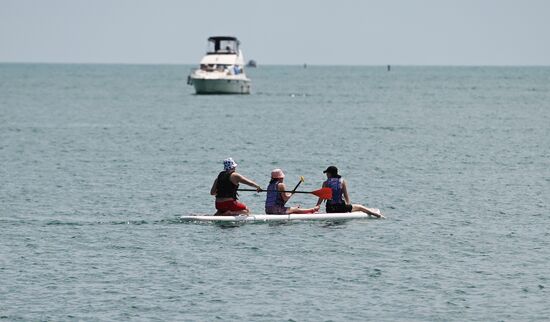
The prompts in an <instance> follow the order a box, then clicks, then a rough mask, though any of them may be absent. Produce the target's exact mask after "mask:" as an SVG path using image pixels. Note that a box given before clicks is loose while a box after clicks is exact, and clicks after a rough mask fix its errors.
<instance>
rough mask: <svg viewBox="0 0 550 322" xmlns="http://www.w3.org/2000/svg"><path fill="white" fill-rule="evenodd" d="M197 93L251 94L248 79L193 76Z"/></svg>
mask: <svg viewBox="0 0 550 322" xmlns="http://www.w3.org/2000/svg"><path fill="white" fill-rule="evenodd" d="M192 83H193V86H194V87H195V92H196V93H197V94H250V80H248V79H204V78H192Z"/></svg>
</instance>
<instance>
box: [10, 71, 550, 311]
mask: <svg viewBox="0 0 550 322" xmlns="http://www.w3.org/2000/svg"><path fill="white" fill-rule="evenodd" d="M189 68H190V66H131V65H127V66H124V65H24V64H0V164H1V167H0V280H1V282H0V319H4V320H8V321H18V320H21V321H39V320H43V321H63V320H112V321H121V320H158V321H176V320H177V321H180V320H181V321H187V320H188V321H212V320H248V321H364V320H376V321H379V320H386V321H393V320H430V321H433V320H444V321H447V320H475V321H498V320H548V319H549V317H550V304H549V303H550V302H549V301H548V299H549V298H550V297H549V289H550V250H549V249H550V233H549V228H550V219H549V218H550V68H549V67H529V68H519V67H510V68H500V67H400V66H395V67H394V68H393V69H392V71H391V72H387V71H386V70H385V68H384V67H315V66H311V67H308V68H307V69H304V68H302V67H291V66H284V67H283V66H269V67H264V66H262V67H261V68H258V69H249V70H248V74H249V76H250V77H251V78H252V79H253V94H252V95H249V96H223V95H221V96H220V95H218V96H197V95H194V94H193V89H192V87H189V86H186V76H187V74H188V71H189ZM229 156H231V157H233V158H234V159H235V160H236V161H237V162H238V163H239V171H240V172H241V173H242V174H244V175H246V176H248V177H250V178H252V179H253V180H256V181H257V182H259V183H261V184H263V185H267V183H268V177H269V173H270V171H271V169H272V168H275V167H281V168H283V169H284V170H285V171H286V174H287V181H288V184H289V185H290V186H293V185H294V184H295V183H296V182H297V181H298V178H299V176H302V175H303V176H304V177H305V180H306V181H305V183H303V184H302V187H303V189H304V190H312V189H316V188H318V187H319V186H320V184H321V182H322V180H323V178H324V177H323V173H322V170H323V169H324V168H326V167H327V166H328V165H331V164H334V165H337V166H338V167H339V168H340V172H341V173H342V174H343V176H344V177H345V178H346V179H347V181H348V184H349V189H350V195H351V199H352V202H355V203H363V204H366V205H368V206H372V207H377V208H380V209H382V211H383V212H384V213H385V215H386V216H387V219H386V220H352V221H347V222H343V223H332V224H331V223H326V222H315V223H314V222H301V223H292V224H283V225H280V224H278V225H271V224H249V225H243V226H239V227H232V228H231V227H224V226H218V225H212V224H194V223H182V222H180V221H179V220H178V216H180V215H182V214H196V213H202V214H204V213H213V198H212V197H211V196H210V195H209V189H210V186H211V184H212V181H213V180H214V178H215V176H216V175H217V173H218V172H219V171H220V170H221V168H222V165H221V161H222V160H223V159H224V158H226V157H229ZM264 197H265V196H264V195H260V194H255V193H242V194H241V199H242V200H243V201H244V202H245V203H247V204H248V205H249V206H250V207H251V208H252V209H253V211H254V212H256V213H259V212H262V209H263V202H264V199H263V198H264ZM315 201H316V200H315V199H314V198H312V197H311V196H307V195H303V196H302V195H301V196H296V197H295V198H293V200H291V203H293V204H301V205H303V206H306V207H309V206H312V205H313V204H314V203H315Z"/></svg>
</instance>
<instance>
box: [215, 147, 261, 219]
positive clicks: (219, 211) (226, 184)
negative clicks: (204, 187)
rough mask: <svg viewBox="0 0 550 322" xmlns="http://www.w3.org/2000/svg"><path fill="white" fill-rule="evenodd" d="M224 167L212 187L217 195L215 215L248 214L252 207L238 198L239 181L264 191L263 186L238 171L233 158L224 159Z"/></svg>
mask: <svg viewBox="0 0 550 322" xmlns="http://www.w3.org/2000/svg"><path fill="white" fill-rule="evenodd" d="M223 168H224V171H222V172H220V173H219V174H218V177H217V178H216V180H214V183H213V184H212V188H211V189H210V194H211V195H213V196H216V213H215V214H214V215H215V216H234V215H248V214H249V213H250V209H248V207H247V206H246V205H245V204H244V203H242V202H239V201H238V200H237V199H238V194H237V189H238V188H239V183H244V184H246V185H249V186H251V187H254V188H256V190H257V191H258V192H260V191H262V188H261V187H260V186H259V185H258V184H257V183H256V182H254V181H252V180H250V179H248V178H246V177H245V176H243V175H241V174H239V173H237V172H236V168H237V163H235V161H233V159H232V158H228V159H225V160H224V161H223Z"/></svg>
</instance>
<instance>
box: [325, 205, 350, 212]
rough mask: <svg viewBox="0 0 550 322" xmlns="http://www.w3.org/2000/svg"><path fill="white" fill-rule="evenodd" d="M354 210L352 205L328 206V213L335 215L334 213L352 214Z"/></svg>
mask: <svg viewBox="0 0 550 322" xmlns="http://www.w3.org/2000/svg"><path fill="white" fill-rule="evenodd" d="M352 208H353V206H352V205H346V204H345V203H340V204H334V205H327V208H326V209H327V213H334V212H351V209H352Z"/></svg>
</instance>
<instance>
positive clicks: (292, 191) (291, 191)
mask: <svg viewBox="0 0 550 322" xmlns="http://www.w3.org/2000/svg"><path fill="white" fill-rule="evenodd" d="M237 191H258V190H256V189H237ZM268 191H278V192H290V193H314V192H315V191H294V190H283V191H281V190H263V189H262V191H259V192H268Z"/></svg>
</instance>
